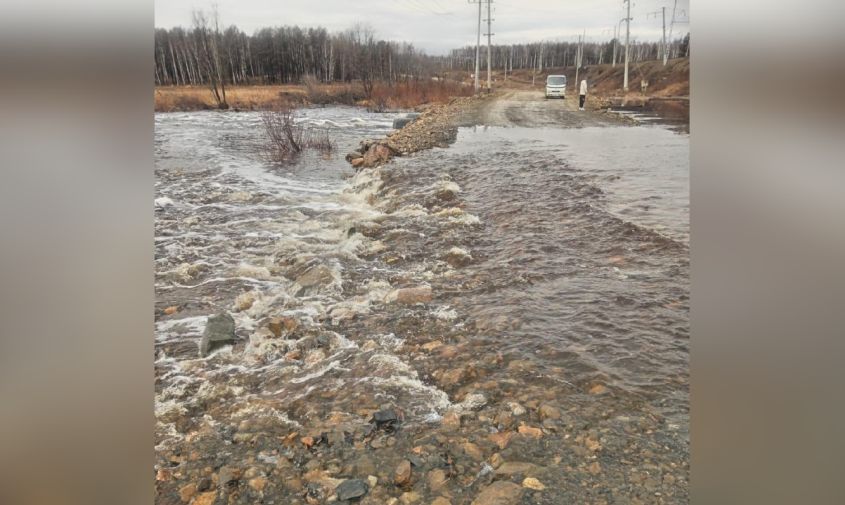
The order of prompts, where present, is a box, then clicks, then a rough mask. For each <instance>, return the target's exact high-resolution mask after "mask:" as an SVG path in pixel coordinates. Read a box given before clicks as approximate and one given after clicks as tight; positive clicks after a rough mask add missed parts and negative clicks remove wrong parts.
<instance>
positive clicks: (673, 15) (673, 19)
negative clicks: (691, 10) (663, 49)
mask: <svg viewBox="0 0 845 505" xmlns="http://www.w3.org/2000/svg"><path fill="white" fill-rule="evenodd" d="M677 10H678V0H675V5H674V6H673V7H672V24H671V25H669V40H670V41H671V40H672V32H674V31H675V11H677ZM665 30H666V28H665V27H664V31H665ZM667 52H668V51H667ZM663 57H664V58H665V59H664V63H663V64H664V65H665V64H666V63H665V62H666V61H668V58H667V56H666V55H665V53H664V55H663Z"/></svg>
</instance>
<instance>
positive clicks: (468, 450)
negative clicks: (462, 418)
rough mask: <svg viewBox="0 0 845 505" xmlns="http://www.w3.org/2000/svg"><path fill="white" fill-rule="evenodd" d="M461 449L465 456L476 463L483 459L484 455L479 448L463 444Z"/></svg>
mask: <svg viewBox="0 0 845 505" xmlns="http://www.w3.org/2000/svg"><path fill="white" fill-rule="evenodd" d="M461 448H462V449H463V450H464V453H465V454H466V455H467V456H469V457H470V458H472V459H474V460H476V461H481V460H483V459H484V453H483V452H482V451H481V448H480V447H478V446H477V445H475V444H473V443H472V442H464V443H463V445H461Z"/></svg>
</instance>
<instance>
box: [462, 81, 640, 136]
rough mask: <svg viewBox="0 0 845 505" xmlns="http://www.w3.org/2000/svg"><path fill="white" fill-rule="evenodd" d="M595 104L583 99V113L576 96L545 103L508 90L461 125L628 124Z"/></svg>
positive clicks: (539, 96)
mask: <svg viewBox="0 0 845 505" xmlns="http://www.w3.org/2000/svg"><path fill="white" fill-rule="evenodd" d="M594 106H595V104H594V103H591V101H590V98H589V96H588V98H587V109H588V110H586V111H579V110H578V95H575V94H571V95H568V96H567V97H566V99H565V100H560V99H546V98H545V97H544V96H543V92H542V91H536V90H509V91H505V92H504V93H503V94H502V95H501V96H500V97H497V98H495V99H493V100H489V101H486V102H485V103H484V104H483V105H482V106H481V107H480V108H479V110H478V111H477V114H476V115H475V116H474V117H471V118H466V120H465V121H464V122H465V123H466V122H473V123H474V124H483V125H487V126H525V127H566V128H583V127H587V126H612V125H616V126H623V125H629V124H631V123H630V122H629V120H627V119H626V118H624V117H621V116H619V115H617V114H613V113H609V112H606V111H604V110H597V109H592V107H594Z"/></svg>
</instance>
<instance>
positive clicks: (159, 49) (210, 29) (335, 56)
mask: <svg viewBox="0 0 845 505" xmlns="http://www.w3.org/2000/svg"><path fill="white" fill-rule="evenodd" d="M668 46H669V48H668V50H669V56H670V57H672V58H674V57H679V56H688V55H689V34H687V35H686V37H685V38H683V39H677V40H674V41H672V42H671V44H668ZM577 47H578V43H576V42H535V43H530V44H515V45H496V46H493V48H492V60H493V68H495V69H499V70H502V69H505V68H507V69H525V68H536V69H538V70H540V71H542V69H543V68H548V67H560V66H571V65H574V64H575V61H576V60H575V59H576V55H577V53H578V51H577ZM615 49H618V51H617V55H616V57H617V60H618V61H619V62H622V61H623V59H624V45H623V44H618V45H617V44H616V41H615V40H610V41H607V42H602V43H595V42H590V43H585V44H584V46H583V53H582V54H583V56H582V60H581V64H582V65H593V64H601V63H611V62H612V61H613V57H614V50H615ZM661 49H662V48H661V44H660V43H657V42H633V43H632V44H631V60H632V61H634V62H639V61H647V60H656V59H659V58H660V57H662V50H661ZM481 60H482V62H481V64H482V68H486V48H485V49H484V50H482V58H481ZM474 65H475V47H474V46H468V47H464V48H461V49H454V50H452V51H451V52H450V53H449V55H448V56H429V55H426V54H425V53H424V52H422V51H419V50H417V49H416V48H415V47H414V46H413V44H409V43H405V42H393V41H385V40H378V39H377V38H376V36H375V33H374V31H373V30H372V29H371V28H369V27H367V26H363V25H356V26H354V27H352V28H350V29H348V30H346V31H343V32H338V33H330V32H328V31H327V30H326V29H325V28H300V27H297V26H283V27H276V28H269V27H268V28H262V29H260V30H258V31H256V32H255V33H254V34H252V35H247V34H246V33H244V32H243V31H241V30H240V29H238V28H237V27H235V26H229V27H226V28H225V29H221V27H220V26H219V21H218V19H217V16H216V14H214V13H212V14H211V15H208V14H206V13H204V12H196V13H194V19H193V24H192V26H191V27H190V28H182V27H177V28H172V29H170V30H166V29H163V28H157V29H156V30H155V84H156V85H209V86H210V87H211V89H212V91H213V92H215V94H218V93H222V96H217V97H216V98H217V99H218V103H220V102H223V103H225V86H226V85H231V84H235V85H243V84H286V83H299V82H301V81H302V80H303V79H304V78H305V77H306V76H313V77H314V78H316V79H318V80H320V81H322V82H334V81H346V82H349V81H352V80H360V81H361V82H363V83H364V85H365V88H366V87H367V85H368V84H370V85H371V84H372V82H374V81H389V82H393V81H396V80H402V79H407V78H428V77H432V76H436V75H439V74H441V73H442V72H444V71H447V70H467V71H470V72H471V71H473V69H474ZM218 88H222V89H219V90H218ZM215 90H218V91H215Z"/></svg>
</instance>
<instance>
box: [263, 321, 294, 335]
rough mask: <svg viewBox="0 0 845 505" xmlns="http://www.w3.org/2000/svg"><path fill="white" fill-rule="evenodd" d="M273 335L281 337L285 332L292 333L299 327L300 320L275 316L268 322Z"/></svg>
mask: <svg viewBox="0 0 845 505" xmlns="http://www.w3.org/2000/svg"><path fill="white" fill-rule="evenodd" d="M267 327H268V328H270V331H272V332H273V335H275V336H277V337H281V336H282V335H283V334H291V333H293V332H294V331H296V329H297V328H298V327H299V322H298V321H297V320H296V319H294V318H292V317H273V318H271V319H270V322H269V323H268V324H267Z"/></svg>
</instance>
